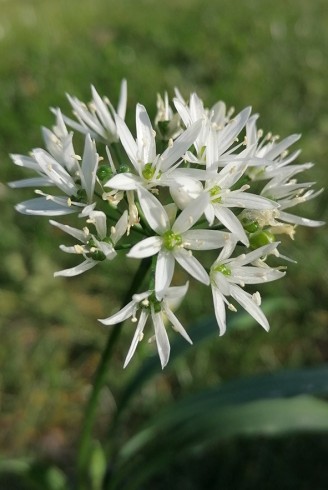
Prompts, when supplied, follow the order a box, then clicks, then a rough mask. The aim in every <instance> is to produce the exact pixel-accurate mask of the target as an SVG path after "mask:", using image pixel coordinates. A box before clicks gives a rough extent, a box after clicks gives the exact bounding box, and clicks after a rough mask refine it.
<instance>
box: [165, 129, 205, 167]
mask: <svg viewBox="0 0 328 490" xmlns="http://www.w3.org/2000/svg"><path fill="white" fill-rule="evenodd" d="M201 127H202V121H197V122H195V123H194V124H192V125H191V126H190V127H189V128H188V129H186V130H185V131H184V132H183V133H182V134H181V136H179V138H177V139H176V140H175V141H174V143H173V145H172V146H171V147H169V148H168V149H167V150H165V152H164V153H163V154H162V156H161V160H162V164H161V169H162V171H163V172H165V171H166V170H168V169H169V168H170V167H171V166H172V165H173V164H174V163H175V162H177V161H178V160H179V159H180V158H181V157H182V156H183V155H184V154H185V152H186V151H187V150H188V149H189V148H190V147H191V145H192V144H193V143H194V142H195V140H196V138H197V136H198V134H199V132H200V130H201Z"/></svg>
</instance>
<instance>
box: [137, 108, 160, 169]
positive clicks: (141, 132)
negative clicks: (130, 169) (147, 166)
mask: <svg viewBox="0 0 328 490" xmlns="http://www.w3.org/2000/svg"><path fill="white" fill-rule="evenodd" d="M136 127H137V143H138V157H139V158H141V160H142V161H143V163H151V162H153V161H154V159H155V157H156V146H155V137H154V130H153V128H152V125H151V122H150V119H149V116H148V114H147V111H146V109H145V107H144V106H143V105H141V104H137V109H136Z"/></svg>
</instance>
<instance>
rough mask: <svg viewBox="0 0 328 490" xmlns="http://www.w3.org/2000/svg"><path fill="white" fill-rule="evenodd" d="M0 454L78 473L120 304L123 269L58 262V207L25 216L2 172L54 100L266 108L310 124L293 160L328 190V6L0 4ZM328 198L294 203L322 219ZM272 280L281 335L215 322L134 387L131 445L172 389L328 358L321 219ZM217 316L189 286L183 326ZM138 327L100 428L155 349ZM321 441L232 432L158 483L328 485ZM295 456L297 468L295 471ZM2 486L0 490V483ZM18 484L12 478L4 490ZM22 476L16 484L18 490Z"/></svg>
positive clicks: (266, 291) (34, 134)
mask: <svg viewBox="0 0 328 490" xmlns="http://www.w3.org/2000/svg"><path fill="white" fill-rule="evenodd" d="M0 12H1V13H0V155H1V164H0V182H1V183H0V204H1V218H0V226H1V229H0V254H1V261H0V316H1V318H0V331H1V343H0V365H1V372H0V396H1V399H0V411H1V413H0V415H1V418H0V458H1V457H6V458H15V457H21V456H28V455H33V456H34V455H36V456H37V457H40V458H45V459H49V460H51V461H54V462H55V463H56V464H58V465H59V466H62V467H63V468H64V469H65V470H68V471H69V470H70V467H71V466H72V464H73V461H74V451H75V448H76V441H77V437H78V434H79V427H80V424H81V418H82V414H83V406H84V404H85V401H86V399H87V397H88V393H89V392H90V385H91V382H92V378H93V374H94V371H95V369H96V366H97V362H98V360H99V356H100V353H101V350H102V348H103V346H104V344H105V342H106V338H107V332H106V330H105V329H104V328H103V327H102V326H101V325H100V324H99V323H98V322H97V321H96V318H104V317H106V316H108V315H109V314H110V313H111V312H112V311H113V309H114V308H115V307H117V306H118V305H119V302H120V298H121V296H122V293H123V292H124V291H125V290H126V288H127V287H128V285H129V273H130V272H131V271H132V269H131V270H130V269H129V268H131V267H132V266H130V264H129V263H128V265H127V266H126V265H124V266H123V267H124V271H126V274H125V275H122V273H121V272H120V271H121V270H122V269H121V267H122V264H117V265H116V264H115V265H114V266H112V264H111V266H110V267H107V268H105V269H103V268H101V267H98V268H96V269H93V270H92V271H90V272H88V273H87V274H85V275H83V276H80V277H78V278H75V279H71V280H64V279H60V278H56V279H54V278H53V272H54V271H56V270H59V269H62V268H64V267H68V266H69V265H73V262H74V258H73V260H71V258H70V257H67V256H64V254H62V253H61V252H60V251H58V245H59V244H60V243H61V236H60V234H58V233H55V232H54V230H53V229H50V226H49V225H48V223H47V219H42V218H38V217H26V216H20V215H18V214H17V213H16V212H15V210H14V209H13V206H14V204H15V203H17V202H19V201H20V200H24V199H28V198H30V197H32V196H31V194H30V193H29V191H28V190H26V191H15V192H14V191H12V190H10V189H8V188H7V187H6V185H5V183H6V182H7V181H10V180H14V179H19V178H24V177H25V176H27V173H24V172H23V171H22V170H21V169H20V168H18V167H14V165H13V164H12V163H11V162H10V159H9V156H8V154H9V153H22V154H26V153H28V152H29V151H30V150H31V149H32V148H34V147H38V146H42V138H41V134H40V126H41V125H44V126H47V127H50V126H51V125H52V124H53V122H54V119H53V116H52V114H51V112H50V111H49V107H57V106H59V107H61V108H62V109H63V110H64V112H66V113H69V107H68V103H67V101H66V98H65V93H69V94H72V95H76V96H77V97H79V98H80V99H82V100H84V101H88V100H89V99H90V84H91V83H92V84H94V85H95V86H96V88H97V90H98V92H99V93H100V94H101V95H108V96H109V97H110V98H111V100H112V101H113V102H114V103H115V102H116V100H117V97H118V91H119V85H120V82H121V79H122V78H123V77H125V78H127V80H128V94H129V102H128V116H127V120H128V122H129V123H130V124H131V123H133V120H134V115H133V113H134V107H135V104H136V102H141V103H143V104H145V105H146V107H147V108H148V110H149V113H150V114H151V116H154V115H155V111H156V106H155V102H156V93H157V92H161V93H163V92H164V91H165V90H167V91H168V93H169V95H171V96H172V95H173V89H174V87H178V88H179V89H180V91H181V92H182V93H183V94H184V95H185V96H186V97H187V96H188V95H189V93H190V92H191V91H196V92H197V93H198V94H199V95H200V96H201V97H202V98H203V99H204V101H205V103H206V105H207V106H210V105H212V104H213V103H214V102H216V101H217V100H218V99H222V100H224V101H225V102H226V103H227V105H228V106H234V107H236V110H237V111H239V110H241V109H242V108H243V107H245V106H247V105H251V106H252V107H253V111H254V112H259V113H260V116H261V117H260V124H259V125H260V127H262V128H263V129H264V131H269V130H270V131H272V132H273V133H275V134H279V135H281V137H284V136H287V135H288V134H291V133H302V135H303V137H302V139H301V141H300V143H299V146H300V147H301V148H302V154H301V157H300V161H302V162H307V161H312V162H315V163H316V166H315V167H314V168H313V169H312V170H311V171H310V172H308V174H307V175H306V176H304V177H302V178H303V179H306V180H310V181H317V182H318V184H317V187H322V186H325V187H327V181H328V172H327V154H328V143H327V141H328V90H327V80H328V64H327V53H328V30H327V25H328V9H327V8H326V1H325V0H315V1H310V0H299V1H298V2H295V1H292V0H276V1H275V2H271V1H268V0H248V1H247V2H246V1H242V0H238V1H235V2H232V1H231V0H218V1H209V0H168V1H166V2H156V1H155V0H141V1H136V0H122V1H120V2H118V1H117V2H114V1H113V0H109V1H108V0H79V1H78V0H69V1H64V0H57V1H56V2H53V1H51V0H1V2H0ZM326 196H327V194H326V193H323V194H321V195H320V196H319V197H318V198H317V199H316V200H315V201H310V202H309V203H307V204H306V205H305V206H304V207H303V208H301V207H300V208H299V209H296V208H295V213H298V214H301V215H303V216H307V217H309V218H313V219H321V220H325V219H326V220H327V197H326ZM285 245H286V246H285V251H286V254H287V255H289V256H291V257H293V258H294V259H295V260H297V262H298V264H290V265H289V266H288V274H287V277H286V278H285V279H284V280H281V281H279V283H273V284H271V285H270V284H269V285H267V286H265V287H263V288H262V289H261V292H262V293H263V297H264V298H265V297H276V298H283V299H284V301H283V302H280V303H279V305H280V306H279V307H276V308H273V309H272V308H271V310H272V311H270V315H269V320H270V324H271V332H270V333H269V334H266V333H265V332H264V331H263V330H262V329H261V327H260V326H258V325H255V324H254V325H252V327H251V328H247V329H246V328H245V329H231V330H230V331H229V328H228V332H227V333H226V335H225V336H224V337H223V338H219V336H218V334H217V332H216V331H213V336H212V337H211V339H210V340H208V341H206V342H204V343H203V344H202V345H201V346H200V347H199V348H196V347H193V348H190V350H189V351H188V354H187V356H186V357H184V358H181V359H179V360H178V361H177V362H175V363H172V364H171V365H169V367H168V369H166V370H165V371H164V373H163V374H162V373H161V372H160V365H159V363H158V375H157V376H156V377H155V379H154V380H153V381H152V383H151V384H147V385H146V386H145V387H144V388H143V390H142V391H141V392H140V393H139V394H138V395H137V397H136V398H135V401H134V403H133V405H132V406H131V407H130V409H129V410H128V411H127V413H126V416H125V418H124V423H123V424H122V427H121V434H120V437H121V438H122V440H124V439H126V438H128V437H129V436H130V435H132V434H133V433H134V431H135V429H136V427H138V424H140V423H142V422H143V421H145V420H147V418H148V417H149V416H151V415H153V414H156V411H157V410H158V409H159V408H161V407H163V406H165V404H167V403H168V402H170V401H172V400H177V399H180V398H181V397H182V396H184V395H185V394H188V393H192V392H194V391H196V390H197V389H199V388H204V387H207V386H213V385H214V384H216V383H220V382H223V381H225V380H230V379H233V378H236V377H240V376H247V375H251V374H254V373H268V372H273V371H276V370H278V369H282V368H289V367H290V368H298V367H305V366H316V365H320V364H322V363H324V362H326V361H327V358H328V329H327V326H328V311H327V299H328V297H327V285H328V272H327V270H328V268H327V265H328V264H327V250H328V240H327V231H326V228H319V229H313V228H308V229H305V228H301V227H299V228H298V230H297V234H296V240H295V241H294V242H287V240H286V241H285ZM211 314H212V307H211V303H210V298H208V291H207V290H205V288H202V287H199V286H198V285H194V286H193V287H192V288H191V290H190V294H189V296H188V300H187V305H186V306H185V308H184V309H183V308H182V309H181V312H180V315H179V317H180V318H181V320H182V323H183V324H184V325H185V326H186V327H187V326H188V324H190V323H191V322H194V320H195V318H197V319H198V318H201V317H207V316H208V315H211ZM131 336H132V330H131V326H126V328H125V329H124V333H123V335H122V337H121V339H120V341H119V344H118V348H117V352H116V354H115V357H114V360H113V362H112V365H111V368H110V371H109V373H108V386H109V388H107V389H106V390H104V393H103V397H102V400H101V405H100V409H99V414H98V418H97V427H96V434H98V436H99V437H100V439H102V434H103V432H104V427H106V424H107V423H108V422H109V421H110V420H111V418H112V415H113V413H114V412H115V406H116V399H117V397H118V396H119V394H120V392H121V390H122V387H123V386H124V384H125V383H126V382H127V381H128V380H129V379H130V378H131V376H132V375H133V372H134V371H135V369H136V368H137V367H138V366H140V365H142V363H143V361H144V360H145V359H146V358H148V357H150V356H151V355H152V353H153V347H152V346H150V345H148V344H147V342H144V343H142V344H140V346H139V349H138V352H137V354H136V356H135V359H134V360H133V362H132V363H131V364H130V366H129V368H128V369H126V370H124V371H123V369H122V363H123V360H124V357H125V354H126V351H127V349H128V346H129V343H130V339H131ZM327 458H328V436H325V435H324V434H323V435H316V436H312V435H307V436H305V435H304V436H290V437H286V438H280V439H275V440H274V441H270V440H267V439H265V438H255V439H251V440H247V439H237V440H235V441H233V442H229V443H228V442H227V443H222V444H220V445H217V446H213V447H212V448H211V450H209V452H208V453H206V454H202V455H201V456H199V455H195V456H194V462H193V464H192V465H191V467H190V461H189V460H188V461H183V460H182V462H181V463H177V465H176V466H175V467H172V468H170V470H169V471H168V472H167V474H165V475H161V478H160V479H159V480H158V481H156V487H149V488H163V489H164V488H168V486H169V487H170V488H184V489H197V488H205V486H206V488H219V487H220V488H229V489H230V488H231V489H239V488H240V489H252V488H264V489H271V488H276V487H277V485H279V482H282V481H283V482H285V483H282V484H280V485H279V488H288V489H289V488H290V489H293V488H298V489H303V488H304V489H308V488H309V485H310V484H311V486H312V488H316V489H325V488H327V482H328V469H327V466H326V464H325V461H326V460H327ZM300 462H301V466H300V467H299V465H300ZM1 488H2V487H1ZM3 488H7V487H5V486H4V487H3ZM13 488H14V487H13Z"/></svg>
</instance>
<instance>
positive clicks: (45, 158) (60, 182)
mask: <svg viewBox="0 0 328 490" xmlns="http://www.w3.org/2000/svg"><path fill="white" fill-rule="evenodd" d="M33 157H34V158H35V160H36V161H37V162H38V164H39V166H40V169H41V170H42V172H44V173H45V174H46V175H47V176H48V177H49V179H50V180H51V181H52V182H53V184H54V185H56V186H57V187H58V188H59V189H61V190H62V191H63V192H65V194H67V195H68V196H72V195H73V194H75V192H76V191H77V187H76V185H75V183H74V180H73V179H72V177H71V176H70V175H69V173H68V172H67V171H66V170H65V169H64V168H63V167H62V165H60V164H59V163H58V162H57V161H56V160H55V159H54V158H53V157H52V156H51V155H49V153H47V152H46V151H44V150H42V149H40V148H37V149H35V150H34V151H33Z"/></svg>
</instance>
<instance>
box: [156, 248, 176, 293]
mask: <svg viewBox="0 0 328 490" xmlns="http://www.w3.org/2000/svg"><path fill="white" fill-rule="evenodd" d="M174 264H175V261H174V257H173V255H172V253H171V252H168V251H167V250H161V251H160V252H159V254H158V257H157V262H156V272H155V291H156V297H157V298H158V299H161V298H162V297H163V295H164V293H165V291H166V289H167V288H168V287H169V285H170V284H171V281H172V277H173V272H174Z"/></svg>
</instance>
